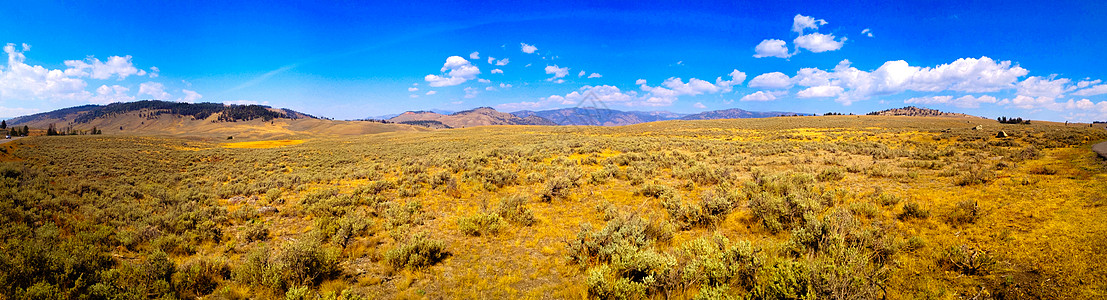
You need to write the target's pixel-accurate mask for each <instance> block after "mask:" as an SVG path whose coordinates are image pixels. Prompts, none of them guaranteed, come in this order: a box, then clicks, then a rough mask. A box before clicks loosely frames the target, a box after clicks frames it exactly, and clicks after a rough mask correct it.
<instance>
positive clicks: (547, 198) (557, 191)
mask: <svg viewBox="0 0 1107 300" xmlns="http://www.w3.org/2000/svg"><path fill="white" fill-rule="evenodd" d="M576 186H577V184H576V182H575V181H574V180H572V179H570V178H569V177H568V176H557V177H554V178H553V179H550V180H549V181H546V187H545V188H544V189H542V193H541V194H540V195H539V199H541V200H542V202H551V201H553V200H555V199H565V198H567V197H569V192H570V191H569V190H570V189H572V188H573V187H576Z"/></svg>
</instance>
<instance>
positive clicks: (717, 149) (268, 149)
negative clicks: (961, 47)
mask: <svg viewBox="0 0 1107 300" xmlns="http://www.w3.org/2000/svg"><path fill="white" fill-rule="evenodd" d="M977 125H983V128H984V129H983V130H974V129H973V128H974V127H976V126H977ZM1000 130H1002V131H1004V132H1006V133H1007V134H1008V135H1010V137H1007V138H997V137H996V133H997V132H998V131H1000ZM1104 140H1107V131H1104V130H1101V129H1095V128H1088V127H1066V126H1061V125H1056V124H1045V123H1043V124H1033V125H1006V124H998V123H997V122H995V121H991V120H981V119H973V118H918V117H881V116H826V117H786V118H769V119H743V120H709V121H668V122H655V123H645V124H638V125H631V126H621V127H575V126H574V127H555V126H487V127H475V128H466V129H455V130H440V131H412V132H389V133H379V134H371V135H364V136H355V137H313V136H289V137H286V139H284V140H273V141H247V142H242V141H233V143H231V142H232V141H227V142H228V143H220V142H210V141H199V140H193V139H181V138H170V137H142V136H127V135H103V136H60V137H33V138H28V139H24V140H20V141H18V142H14V143H9V144H6V145H4V148H3V149H4V155H6V156H5V157H7V159H5V161H8V162H3V163H0V179H2V180H0V194H3V195H2V196H0V221H2V224H3V225H2V226H0V227H2V228H3V229H2V230H0V241H2V244H0V248H2V249H4V251H3V252H2V254H0V294H3V295H9V296H10V297H12V298H24V297H31V296H36V295H37V296H54V297H61V298H78V297H80V296H81V295H104V296H112V297H118V298H148V297H157V296H168V297H172V298H193V297H205V298H208V297H214V298H282V297H288V298H296V297H308V298H310V297H316V296H318V297H324V298H328V299H357V298H368V299H376V298H480V299H487V298H605V299H606V298H676V299H685V298H703V299H715V298H726V297H736V298H741V297H751V298H762V299H799V298H856V299H876V298H885V297H886V298H891V299H916V298H941V299H968V298H974V299H1011V298H1016V299H1018V298H1065V299H1070V298H1102V297H1107V270H1105V269H1104V268H1103V266H1104V263H1103V262H1104V261H1107V251H1103V250H1104V249H1107V240H1105V239H1103V238H1102V237H1103V236H1104V235H1107V185H1105V184H1103V182H1105V181H1107V163H1105V160H1104V159H1103V158H1100V157H1097V156H1096V155H1095V154H1094V153H1093V152H1092V151H1091V146H1092V145H1093V144H1095V143H1097V142H1102V141H1104ZM9 160H10V161H9ZM0 298H3V297H0Z"/></svg>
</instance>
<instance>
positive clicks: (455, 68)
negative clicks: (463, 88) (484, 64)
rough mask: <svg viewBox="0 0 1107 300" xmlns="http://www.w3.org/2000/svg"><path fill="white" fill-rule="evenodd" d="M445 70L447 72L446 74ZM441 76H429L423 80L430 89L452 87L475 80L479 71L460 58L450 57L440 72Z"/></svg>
mask: <svg viewBox="0 0 1107 300" xmlns="http://www.w3.org/2000/svg"><path fill="white" fill-rule="evenodd" d="M447 70H448V71H449V72H447ZM440 71H441V72H442V73H443V75H441V76H439V75H434V74H430V75H427V76H426V77H424V78H423V80H426V81H427V84H429V85H430V86H432V87H442V86H454V85H459V84H462V83H464V82H466V81H469V80H472V79H475V78H477V75H478V74H480V69H479V68H477V66H474V65H473V64H472V63H470V62H469V61H468V60H465V58H462V57H461V56H450V57H448V58H446V63H445V64H443V65H442V69H441V70H440Z"/></svg>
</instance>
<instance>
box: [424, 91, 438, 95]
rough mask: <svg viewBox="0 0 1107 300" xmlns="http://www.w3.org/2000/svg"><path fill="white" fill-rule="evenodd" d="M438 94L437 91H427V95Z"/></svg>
mask: <svg viewBox="0 0 1107 300" xmlns="http://www.w3.org/2000/svg"><path fill="white" fill-rule="evenodd" d="M434 94H438V91H427V94H426V95H427V96H430V95H434Z"/></svg>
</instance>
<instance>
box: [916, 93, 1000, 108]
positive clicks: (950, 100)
mask: <svg viewBox="0 0 1107 300" xmlns="http://www.w3.org/2000/svg"><path fill="white" fill-rule="evenodd" d="M996 102H999V100H998V99H996V97H992V96H988V95H984V96H980V97H974V96H972V95H964V96H961V97H958V98H954V97H953V96H930V97H916V98H911V99H907V100H904V101H903V103H907V104H923V105H931V104H943V105H953V106H956V107H960V108H977V107H980V104H981V103H996Z"/></svg>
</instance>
